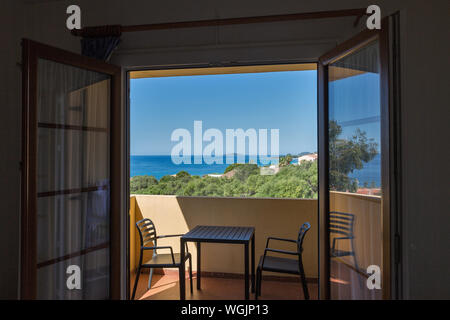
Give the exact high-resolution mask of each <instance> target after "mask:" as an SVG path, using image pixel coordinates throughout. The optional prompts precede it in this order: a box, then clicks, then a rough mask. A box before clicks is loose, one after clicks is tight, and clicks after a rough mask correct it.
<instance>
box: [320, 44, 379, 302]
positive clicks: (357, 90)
mask: <svg viewBox="0 0 450 320" xmlns="http://www.w3.org/2000/svg"><path fill="white" fill-rule="evenodd" d="M328 81H329V83H328V88H329V157H330V162H329V166H330V167H329V190H330V213H329V218H330V230H329V231H330V241H331V243H330V248H331V250H330V275H331V279H330V287H331V298H332V299H379V298H381V290H380V289H377V288H376V287H375V288H373V289H369V288H368V286H367V278H368V273H367V268H368V267H369V266H371V265H375V266H378V267H380V268H381V266H382V261H381V257H382V247H383V246H382V225H381V222H382V211H381V210H382V196H381V195H382V186H381V161H380V160H381V145H380V132H381V127H380V126H381V122H380V114H381V113H380V68H379V46H378V42H377V41H374V42H372V43H371V44H369V45H367V46H365V47H363V48H362V49H360V50H358V51H356V52H354V53H352V54H350V55H347V56H345V57H344V58H341V59H340V60H338V61H336V62H334V63H333V64H331V65H330V66H329V79H328ZM381 271H382V270H381ZM372 272H373V271H371V272H370V273H372ZM381 274H382V273H381Z"/></svg>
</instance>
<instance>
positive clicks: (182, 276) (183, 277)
mask: <svg viewBox="0 0 450 320" xmlns="http://www.w3.org/2000/svg"><path fill="white" fill-rule="evenodd" d="M184 250H185V248H184V241H183V240H180V259H181V261H180V268H179V277H180V279H179V281H180V300H186V288H185V285H186V273H185V264H184V256H185V253H184Z"/></svg>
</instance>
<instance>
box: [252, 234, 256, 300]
mask: <svg viewBox="0 0 450 320" xmlns="http://www.w3.org/2000/svg"><path fill="white" fill-rule="evenodd" d="M254 292H255V234H254V233H253V237H252V293H254Z"/></svg>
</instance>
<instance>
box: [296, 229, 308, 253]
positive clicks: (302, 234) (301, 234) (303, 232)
mask: <svg viewBox="0 0 450 320" xmlns="http://www.w3.org/2000/svg"><path fill="white" fill-rule="evenodd" d="M310 228H311V224H310V223H309V222H305V223H304V224H302V226H301V227H300V230H299V231H298V238H297V250H298V253H299V254H301V253H302V251H303V239H305V235H306V232H308V230H309V229H310Z"/></svg>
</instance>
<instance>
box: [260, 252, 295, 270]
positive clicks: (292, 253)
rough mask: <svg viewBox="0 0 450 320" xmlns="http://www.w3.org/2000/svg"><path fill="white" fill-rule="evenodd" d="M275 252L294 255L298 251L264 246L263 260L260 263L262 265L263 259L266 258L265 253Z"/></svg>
mask: <svg viewBox="0 0 450 320" xmlns="http://www.w3.org/2000/svg"><path fill="white" fill-rule="evenodd" d="M269 251H270V252H277V253H283V254H290V255H295V256H298V255H299V253H298V252H294V251H287V250H280V249H272V248H265V249H264V255H263V260H262V265H263V266H264V261H265V260H266V255H267V252H269Z"/></svg>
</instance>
